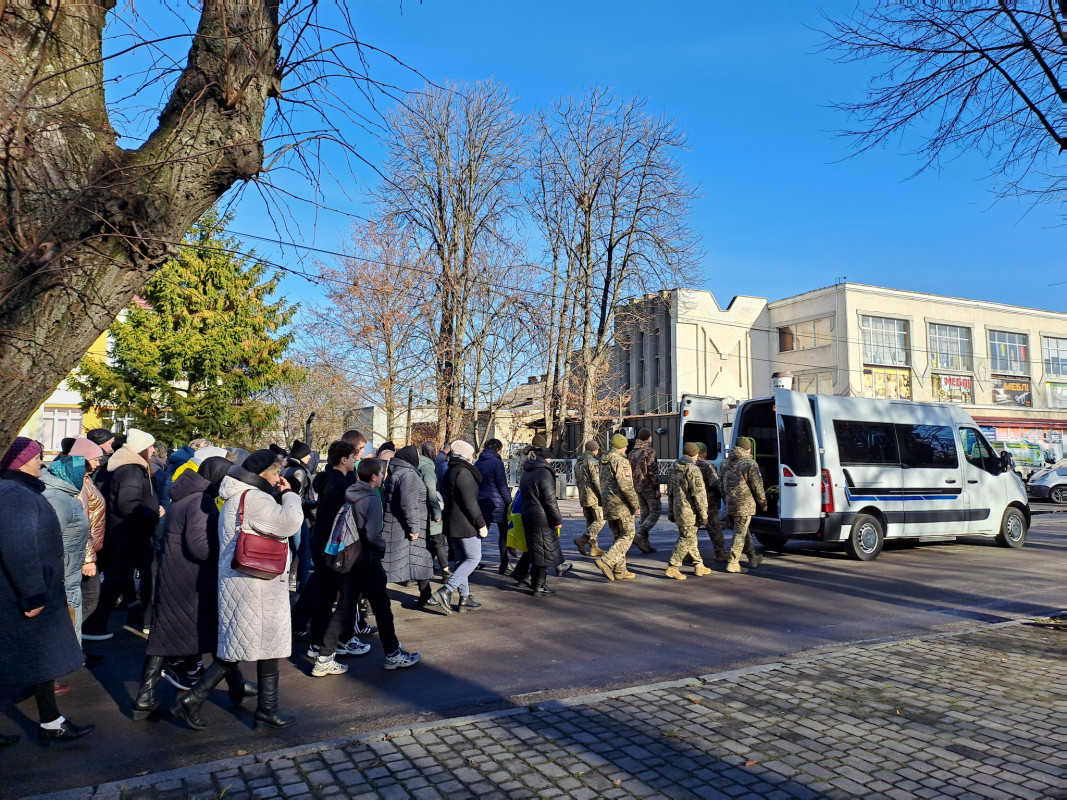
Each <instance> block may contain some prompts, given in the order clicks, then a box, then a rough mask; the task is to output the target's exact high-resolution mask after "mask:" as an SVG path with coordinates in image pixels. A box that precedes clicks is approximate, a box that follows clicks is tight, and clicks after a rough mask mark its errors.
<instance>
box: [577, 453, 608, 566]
mask: <svg viewBox="0 0 1067 800" xmlns="http://www.w3.org/2000/svg"><path fill="white" fill-rule="evenodd" d="M599 453H600V445H598V444H597V443H596V442H593V441H589V442H586V443H585V452H584V453H582V455H581V458H579V459H578V463H577V464H575V465H574V478H575V481H576V482H577V484H578V502H580V503H581V504H582V513H583V514H585V533H583V534H582V535H581V536H579V537H578V538H577V539H575V540H574V545H575V547H577V548H578V551H579V552H580V553H581V554H582V555H583V556H584V555H591V556H592V557H593V558H597V557H598V556H602V555H604V551H603V550H601V549H600V547H599V545H598V544H597V536H598V535H599V533H600V529H601V528H603V527H604V512H603V511H602V510H601V508H600V502H601V500H600V456H599ZM586 548H589V552H588V553H586V552H585V550H586Z"/></svg>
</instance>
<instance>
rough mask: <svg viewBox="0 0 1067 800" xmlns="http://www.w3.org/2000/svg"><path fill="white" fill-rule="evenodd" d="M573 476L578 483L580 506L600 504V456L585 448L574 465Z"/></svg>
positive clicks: (593, 506) (596, 505)
mask: <svg viewBox="0 0 1067 800" xmlns="http://www.w3.org/2000/svg"><path fill="white" fill-rule="evenodd" d="M574 478H575V482H576V483H577V484H578V502H579V503H581V505H582V508H596V507H598V506H600V504H601V502H600V457H599V456H595V455H593V454H592V453H590V452H589V451H588V450H586V451H585V452H584V453H582V455H581V456H579V458H578V461H577V463H576V464H575V465H574Z"/></svg>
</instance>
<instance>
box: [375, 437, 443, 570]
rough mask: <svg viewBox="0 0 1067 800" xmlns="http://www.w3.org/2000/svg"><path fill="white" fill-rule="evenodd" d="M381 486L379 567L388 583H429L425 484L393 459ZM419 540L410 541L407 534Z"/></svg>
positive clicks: (412, 469) (430, 566) (408, 466)
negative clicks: (382, 549)
mask: <svg viewBox="0 0 1067 800" xmlns="http://www.w3.org/2000/svg"><path fill="white" fill-rule="evenodd" d="M390 465H391V466H390V469H389V477H388V478H386V479H385V483H384V484H382V506H383V510H384V517H383V521H384V530H383V532H382V535H383V536H384V538H385V545H386V549H385V557H384V558H383V559H382V566H383V567H384V568H385V573H386V575H387V576H388V579H389V581H390V582H391V583H405V582H407V581H419V580H430V578H432V577H433V560H432V559H431V557H430V551H429V550H427V549H426V542H425V541H424V540H423V539H422V538H421V537H423V536H425V535H426V484H425V483H424V482H423V480H422V475H421V474H420V473H419V471H418V470H417V469H415V467H413V466H412V465H411V464H409V463H408V462H406V461H403V460H401V459H398V458H394V459H393V460H392V461H391V462H390ZM412 533H415V534H418V536H419V537H420V538H418V539H415V540H414V541H412V540H411V539H410V538H408V535H409V534H412Z"/></svg>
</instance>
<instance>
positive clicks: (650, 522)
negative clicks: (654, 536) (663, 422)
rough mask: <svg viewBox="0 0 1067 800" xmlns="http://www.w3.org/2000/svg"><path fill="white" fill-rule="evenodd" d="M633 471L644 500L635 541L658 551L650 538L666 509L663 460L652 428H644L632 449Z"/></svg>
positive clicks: (639, 546)
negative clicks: (655, 446)
mask: <svg viewBox="0 0 1067 800" xmlns="http://www.w3.org/2000/svg"><path fill="white" fill-rule="evenodd" d="M629 459H630V471H631V472H633V476H634V491H636V492H637V499H638V502H639V503H640V504H641V521H640V522H638V524H637V534H636V536H635V538H634V544H636V545H637V549H638V550H640V551H641V552H642V553H655V552H656V548H655V547H653V546H652V543H651V542H650V541H649V540H648V533H649V531H651V530H652V528H653V527H655V525H656V522H658V521H659V515H660V514H661V513H662V509H661V503H660V497H662V494H661V493H660V489H659V464H657V463H656V451H655V450H653V449H652V431H650V430H649V429H648V428H642V429H641V430H640V431H638V433H637V441H636V442H634V446H633V449H632V450H631V451H630V456H629Z"/></svg>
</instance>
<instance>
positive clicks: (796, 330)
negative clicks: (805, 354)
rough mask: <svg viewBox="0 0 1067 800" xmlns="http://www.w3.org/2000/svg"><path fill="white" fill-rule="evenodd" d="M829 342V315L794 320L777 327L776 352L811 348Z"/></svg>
mask: <svg viewBox="0 0 1067 800" xmlns="http://www.w3.org/2000/svg"><path fill="white" fill-rule="evenodd" d="M828 344H830V317H823V318H822V319H809V320H808V321H807V322H794V323H793V324H792V325H782V326H781V327H780V328H778V352H779V353H788V352H790V351H792V350H811V349H812V348H815V347H826V346H827V345H828Z"/></svg>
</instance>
